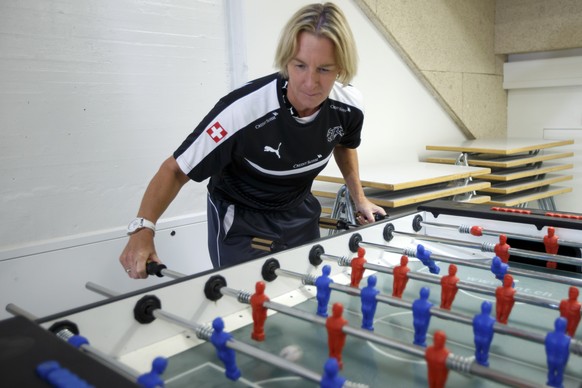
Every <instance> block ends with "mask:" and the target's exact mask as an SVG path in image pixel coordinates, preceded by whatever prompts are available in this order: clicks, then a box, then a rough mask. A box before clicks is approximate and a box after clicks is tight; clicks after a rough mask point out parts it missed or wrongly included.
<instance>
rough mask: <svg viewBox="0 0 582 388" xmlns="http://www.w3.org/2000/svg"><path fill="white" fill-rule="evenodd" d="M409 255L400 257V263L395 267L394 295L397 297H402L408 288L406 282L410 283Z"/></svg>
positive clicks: (393, 274) (393, 273)
mask: <svg viewBox="0 0 582 388" xmlns="http://www.w3.org/2000/svg"><path fill="white" fill-rule="evenodd" d="M408 272H410V268H408V256H404V255H403V256H402V257H401V258H400V265H397V266H396V267H394V270H393V272H392V276H393V277H394V279H393V283H392V296H394V297H396V298H402V293H403V292H404V289H405V288H406V283H408Z"/></svg>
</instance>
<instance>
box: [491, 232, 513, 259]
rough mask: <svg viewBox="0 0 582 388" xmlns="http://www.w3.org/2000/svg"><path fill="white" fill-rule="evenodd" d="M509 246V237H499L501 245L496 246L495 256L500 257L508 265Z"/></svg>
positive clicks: (502, 235) (501, 235)
mask: <svg viewBox="0 0 582 388" xmlns="http://www.w3.org/2000/svg"><path fill="white" fill-rule="evenodd" d="M509 248H511V247H510V246H509V244H508V243H507V236H506V235H504V234H500V235H499V243H497V244H495V249H494V251H495V255H496V256H499V258H500V259H501V261H503V262H504V263H507V262H508V261H509Z"/></svg>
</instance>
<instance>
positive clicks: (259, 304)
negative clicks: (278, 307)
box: [250, 282, 269, 341]
mask: <svg viewBox="0 0 582 388" xmlns="http://www.w3.org/2000/svg"><path fill="white" fill-rule="evenodd" d="M268 301H269V297H268V296H267V295H265V282H257V283H256V284H255V293H254V294H253V295H252V296H251V300H250V304H251V308H252V311H253V332H252V333H251V338H252V339H254V340H255V341H264V340H265V321H266V320H267V308H266V307H264V306H263V304H264V303H265V302H268Z"/></svg>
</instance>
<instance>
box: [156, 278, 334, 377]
mask: <svg viewBox="0 0 582 388" xmlns="http://www.w3.org/2000/svg"><path fill="white" fill-rule="evenodd" d="M224 288H225V287H223V288H221V292H222V291H223V289H224ZM231 290H232V289H231ZM225 291H226V290H225ZM227 294H228V295H230V292H228V293H227ZM153 315H154V316H155V317H156V318H160V319H163V320H165V321H167V322H170V323H174V324H177V325H179V326H181V327H184V328H186V329H190V330H192V331H193V332H195V333H196V335H197V336H198V338H200V339H203V340H205V341H210V336H211V335H212V331H213V330H212V329H211V328H207V327H204V326H202V325H199V324H197V323H193V322H190V321H187V320H185V319H183V318H181V317H179V316H176V315H174V314H172V313H169V312H166V311H163V310H161V309H155V310H154V311H153ZM226 346H227V347H228V348H230V349H233V350H237V351H239V352H241V353H244V354H246V355H248V356H251V357H253V358H256V359H258V360H261V361H264V362H266V363H269V364H271V365H274V366H276V367H279V368H281V369H284V370H287V371H289V372H292V373H294V374H296V375H298V376H300V377H303V378H304V379H306V380H310V381H313V382H316V383H319V382H320V381H321V378H322V376H321V375H320V374H317V373H315V372H313V371H311V370H310V369H307V368H305V367H303V366H301V365H299V364H295V363H293V362H289V360H287V359H285V358H283V357H279V356H276V355H274V354H272V353H269V352H267V351H264V350H261V349H259V348H256V347H254V346H251V345H248V344H245V343H243V342H240V341H238V340H236V339H234V338H231V339H230V340H228V341H227V342H226Z"/></svg>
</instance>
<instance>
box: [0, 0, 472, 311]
mask: <svg viewBox="0 0 582 388" xmlns="http://www.w3.org/2000/svg"><path fill="white" fill-rule="evenodd" d="M306 3H308V2H307V1H272V0H241V1H240V2H239V1H236V0H223V1H219V0H215V1H212V0H207V1H202V0H200V1H194V0H172V1H169V2H162V3H159V2H158V3H151V2H148V1H145V0H84V1H78V0H62V1H59V2H46V1H44V0H29V1H27V2H14V1H12V2H9V1H3V2H0V171H1V172H0V197H1V199H2V205H1V208H0V219H1V220H2V223H1V224H0V284H4V285H5V286H4V288H2V289H0V308H3V306H4V305H5V304H6V303H9V302H16V301H22V302H23V303H25V305H24V306H21V307H23V308H26V309H30V310H31V312H32V313H37V314H42V315H45V314H48V313H49V312H56V311H59V310H62V309H64V308H69V307H70V306H71V305H76V304H80V303H82V302H81V300H89V299H84V297H81V295H85V293H84V292H81V291H80V290H79V287H80V285H82V284H84V283H85V282H86V281H92V282H96V283H106V284H109V283H110V281H111V279H109V277H110V275H109V273H110V271H117V272H115V274H116V275H115V277H114V279H116V281H115V284H117V285H118V287H120V288H121V289H124V290H126V289H131V288H136V287H141V286H143V285H145V284H151V283H140V282H132V281H130V280H125V279H126V278H125V274H123V273H121V274H120V273H119V272H121V270H120V267H119V266H118V264H117V257H118V255H119V253H121V250H122V248H123V245H124V244H125V241H126V237H125V226H126V225H127V223H128V221H129V220H130V219H131V218H133V216H134V215H135V213H136V211H137V208H138V205H139V200H140V198H141V196H142V194H143V191H144V189H145V186H146V184H147V183H148V181H149V179H150V178H151V177H152V175H153V174H154V173H155V171H156V170H157V168H158V166H159V164H160V163H161V161H162V160H163V159H165V158H166V157H167V156H169V155H170V154H171V152H172V151H173V150H174V149H175V148H176V147H177V146H178V145H179V144H180V142H181V141H182V139H183V138H184V136H186V135H187V133H189V132H190V130H191V129H192V128H193V127H194V126H195V125H196V124H197V123H198V121H199V120H200V119H201V118H202V117H203V115H204V114H205V113H206V112H207V111H208V110H209V109H210V108H211V106H212V105H213V104H214V103H215V102H216V101H217V100H218V98H219V97H220V96H222V95H224V94H225V93H226V92H227V91H228V90H230V88H231V85H232V84H238V83H241V82H242V81H243V79H244V78H245V75H246V74H247V69H248V77H249V79H250V78H255V77H257V76H261V75H264V74H266V73H270V72H272V71H273V68H272V67H271V64H272V63H273V54H274V47H275V42H276V39H277V37H278V34H279V31H280V29H281V27H282V25H283V23H284V22H285V21H286V20H287V19H288V18H289V17H290V15H291V14H292V13H293V12H294V11H295V10H296V9H298V8H299V7H300V6H301V5H303V4H306ZM337 3H338V4H339V5H340V6H341V7H342V8H343V9H344V11H345V12H346V14H347V17H348V19H349V22H350V24H351V26H352V29H353V31H354V34H355V38H356V41H357V44H358V48H359V53H360V70H359V75H358V77H357V78H356V79H355V80H354V82H353V83H354V84H355V85H356V86H357V87H358V88H359V89H360V90H361V91H362V92H363V94H364V96H365V99H366V122H365V129H364V139H363V143H362V146H361V148H360V160H361V164H362V166H363V168H365V166H366V165H369V164H377V163H382V164H384V165H385V166H386V168H390V167H391V161H396V160H417V159H418V157H419V154H421V153H422V152H423V151H424V146H425V145H426V144H428V143H431V142H433V143H434V142H437V141H444V140H449V141H460V140H463V139H464V137H463V135H462V133H461V131H460V130H458V128H457V127H456V126H455V124H454V123H453V121H452V120H451V119H450V118H449V117H448V116H447V115H446V113H445V112H444V111H443V110H442V109H441V108H440V106H439V105H438V104H437V103H436V101H435V100H434V99H433V98H432V97H431V96H430V94H429V93H428V92H427V91H426V90H425V89H424V87H423V86H422V85H421V84H420V82H418V81H417V80H416V79H415V77H414V75H413V74H412V72H411V71H409V70H408V68H407V67H406V66H405V65H404V63H403V62H402V61H401V60H400V58H399V57H398V56H397V55H396V53H395V52H394V51H393V50H392V49H391V48H390V47H389V46H388V45H387V43H386V42H385V41H384V40H383V38H382V37H381V36H380V34H378V33H377V32H376V31H375V30H374V28H373V27H372V26H371V24H370V23H369V22H368V21H367V19H366V17H365V16H364V14H363V13H362V12H361V11H360V10H359V9H358V8H357V7H356V6H355V5H354V3H353V2H352V1H349V0H339V1H337ZM225 4H228V7H226V8H225ZM240 9H242V19H241V20H237V21H238V22H240V23H236V24H235V23H232V22H227V20H229V18H230V20H232V16H233V13H229V12H227V11H229V10H234V11H236V12H234V15H235V16H236V13H237V12H238V10H240ZM228 34H231V36H232V38H231V39H229V35H228ZM241 44H242V45H244V47H241V46H240V45H241ZM228 48H230V50H231V52H229V49H228ZM245 49H246V50H245ZM233 50H236V52H235V53H233V52H232V51H233ZM245 56H246V58H245ZM205 192H206V191H205V185H204V184H201V185H195V184H189V185H187V187H186V189H185V190H183V191H182V192H181V193H180V195H179V197H178V198H177V200H176V201H175V202H174V203H173V204H172V205H171V207H170V208H169V209H168V211H167V212H166V214H165V215H164V217H163V219H162V220H161V221H160V226H162V227H163V228H164V231H163V232H160V233H159V234H158V236H157V238H156V241H157V242H156V244H157V248H158V254H159V255H160V257H162V259H164V260H166V261H167V262H169V263H171V264H172V267H173V268H180V269H183V270H184V271H185V273H192V272H196V271H199V270H203V269H205V268H207V266H208V256H207V251H206V235H205V233H204V232H200V228H199V226H200V223H203V222H204V212H205ZM178 227H179V228H182V229H183V230H184V232H181V234H180V235H179V236H180V239H177V238H175V236H171V233H170V232H171V231H172V230H173V229H172V228H178ZM184 233H186V237H184ZM80 241H81V242H82V243H79V242H80ZM80 246H82V249H80V250H78V249H77V247H80ZM96 258H101V259H100V260H101V261H96ZM176 260H177V261H176ZM96 262H98V263H101V264H100V265H99V266H98V268H101V270H96V267H95V265H96ZM3 268H4V269H6V270H5V271H3ZM33 271H34V274H33V273H32V272H33ZM39 274H40V275H41V276H39ZM119 275H123V276H119ZM156 281H157V280H156V279H153V280H152V279H150V280H149V281H148V282H154V284H155V282H156ZM49 289H50V290H52V291H50V292H46V291H45V290H49ZM31 292H33V293H32V294H30V293H31ZM24 293H29V294H28V296H26V297H25V296H23V295H24ZM71 293H75V294H76V295H75V298H68V297H65V298H63V299H62V300H59V299H58V298H55V295H70V294H71ZM21 294H22V295H21ZM79 298H80V299H79ZM29 303H31V304H32V305H29ZM0 317H2V315H1V314H0Z"/></svg>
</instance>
